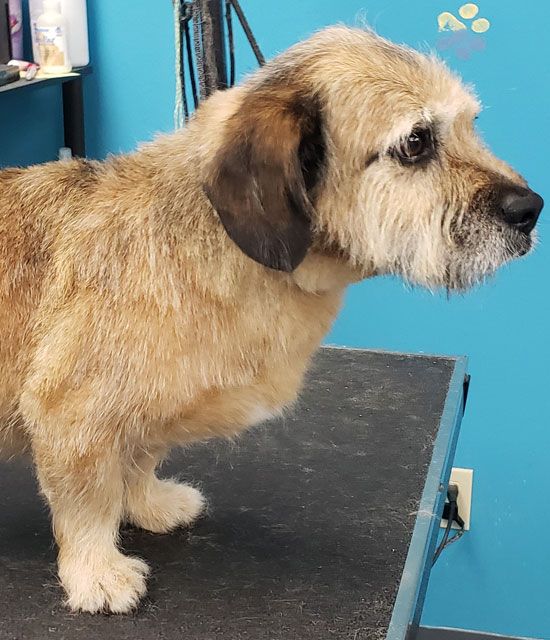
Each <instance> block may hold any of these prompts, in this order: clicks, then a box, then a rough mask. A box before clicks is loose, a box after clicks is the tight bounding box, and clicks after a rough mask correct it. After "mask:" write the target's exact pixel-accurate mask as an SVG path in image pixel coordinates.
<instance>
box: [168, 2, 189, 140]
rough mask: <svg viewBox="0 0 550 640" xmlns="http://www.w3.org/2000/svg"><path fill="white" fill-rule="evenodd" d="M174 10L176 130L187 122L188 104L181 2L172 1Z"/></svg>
mask: <svg viewBox="0 0 550 640" xmlns="http://www.w3.org/2000/svg"><path fill="white" fill-rule="evenodd" d="M172 5H173V8H174V43H175V50H176V62H175V67H176V99H175V104H174V129H176V130H177V129H181V128H182V127H183V125H184V124H185V121H186V120H187V115H188V113H187V105H186V104H185V103H186V102H187V99H186V96H185V90H184V86H183V84H184V78H183V65H182V59H181V29H180V22H181V2H180V0H172Z"/></svg>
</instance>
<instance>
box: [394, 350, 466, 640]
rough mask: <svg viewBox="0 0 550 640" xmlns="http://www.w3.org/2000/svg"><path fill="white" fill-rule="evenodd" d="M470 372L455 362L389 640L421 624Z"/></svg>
mask: <svg viewBox="0 0 550 640" xmlns="http://www.w3.org/2000/svg"><path fill="white" fill-rule="evenodd" d="M467 368H468V359H467V358H466V357H457V358H456V359H455V365H454V369H453V373H452V376H451V379H450V382H449V389H448V392H447V397H446V399H445V404H444V407H443V411H442V414H441V418H440V421H439V429H438V432H437V436H436V440H435V443H434V448H433V453H432V459H431V462H430V466H429V468H428V473H427V476H426V482H425V484H424V490H423V492H422V498H421V500H420V505H419V508H418V514H417V518H416V522H415V525H414V529H413V534H412V537H411V542H410V545H409V550H408V553H407V558H406V560H405V566H404V568H403V573H402V576H401V581H400V584H399V590H398V592H397V597H396V599H395V604H394V608H393V613H392V617H391V620H390V624H389V627H388V631H387V634H386V640H405V638H407V637H410V636H409V634H410V633H411V631H412V632H414V629H416V628H417V627H418V625H419V623H420V615H421V612H422V606H423V604H424V598H425V596H426V590H427V587H428V579H429V576H430V570H431V558H432V556H433V553H434V551H435V545H436V542H437V534H438V531H439V523H440V521H441V516H442V514H443V505H444V504H445V498H446V490H447V486H448V483H449V478H450V474H451V467H452V461H453V459H454V454H455V451H456V445H457V442H458V435H459V432H460V423H461V421H462V414H463V409H464V405H463V403H464V378H465V376H466V374H467Z"/></svg>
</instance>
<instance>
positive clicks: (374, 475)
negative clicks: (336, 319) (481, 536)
mask: <svg viewBox="0 0 550 640" xmlns="http://www.w3.org/2000/svg"><path fill="white" fill-rule="evenodd" d="M465 376H466V361H465V359H464V358H440V357H431V356H411V355H403V354H391V353H382V352H374V351H360V350H347V349H332V348H326V349H322V350H321V351H320V353H319V354H318V355H317V357H316V359H315V363H314V366H313V369H312V371H311V372H310V374H309V376H308V381H307V384H306V388H305V390H304V392H303V394H302V396H301V399H300V401H299V403H298V406H297V407H296V409H295V410H294V411H293V412H291V413H289V414H288V415H287V416H286V417H285V418H284V419H281V420H278V421H275V422H272V423H269V424H267V425H262V426H261V427H258V428H256V429H254V430H252V431H250V432H248V433H247V434H245V435H244V436H242V437H241V438H239V439H238V440H237V441H235V442H225V441H212V442H209V443H204V444H200V445H196V446H194V447H191V448H189V449H188V450H186V451H183V452H181V453H178V454H177V455H175V456H174V457H173V459H172V461H171V462H170V463H169V464H167V465H166V466H165V467H164V468H163V474H166V475H173V474H177V475H178V476H181V478H183V479H185V480H188V481H190V482H193V483H197V484H198V485H200V486H201V487H202V488H203V490H204V492H205V494H206V495H207V497H208V498H209V502H210V507H209V511H208V513H207V514H206V516H205V517H203V518H202V519H201V520H199V521H198V522H197V523H196V524H195V525H194V526H193V527H192V528H191V529H190V530H185V529H182V530H179V531H177V532H175V533H173V534H171V535H152V534H148V533H146V532H143V531H139V530H136V529H131V528H126V529H124V531H123V535H122V546H123V548H124V549H125V550H126V551H128V552H130V553H134V554H137V555H140V556H142V557H143V558H145V560H147V562H148V563H149V564H150V565H151V566H152V569H153V571H152V576H151V578H150V580H149V593H148V596H147V597H146V599H145V600H144V602H143V603H142V605H141V606H140V608H139V610H138V611H137V612H136V613H134V614H132V615H126V616H105V615H98V616H91V615H74V614H72V613H70V612H68V611H67V610H66V609H65V608H64V607H63V605H62V604H61V600H62V598H63V594H62V591H61V589H60V588H59V586H58V585H57V581H56V577H55V549H54V544H53V539H52V535H51V533H50V526H49V521H48V514H47V510H46V508H45V507H44V505H43V503H42V502H41V500H40V498H39V497H38V496H37V493H36V488H35V482H34V479H33V476H32V472H31V470H30V469H29V467H27V466H24V465H23V463H20V462H17V463H15V462H11V463H0V487H1V491H0V514H1V515H0V639H1V640H46V639H50V638H52V639H55V640H84V639H85V640H96V639H105V640H107V639H111V638H113V639H116V640H126V639H127V640H150V639H151V640H153V639H154V640H172V639H174V640H176V639H177V640H218V639H220V640H221V639H223V640H268V639H269V640H302V639H303V640H327V639H332V638H335V639H346V640H371V639H372V640H380V639H382V638H384V637H386V638H388V639H390V640H404V639H405V638H408V639H410V638H413V637H414V635H415V633H416V628H417V626H418V623H419V619H420V614H421V610H422V605H423V599H424V594H425V590H426V586H427V582H428V577H429V573H430V568H431V558H432V556H433V552H434V547H435V545H436V537H437V531H438V528H439V521H440V518H441V513H442V509H443V504H444V501H445V495H446V486H447V482H448V478H449V473H450V469H451V466H452V460H453V455H454V450H455V445H456V440H457V437H458V430H459V426H460V421H461V418H462V413H463V408H464V402H465V389H466V387H465Z"/></svg>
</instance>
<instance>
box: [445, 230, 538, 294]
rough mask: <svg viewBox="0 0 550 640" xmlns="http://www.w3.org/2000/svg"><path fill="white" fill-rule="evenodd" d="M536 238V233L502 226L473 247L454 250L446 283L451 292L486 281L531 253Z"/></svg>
mask: <svg viewBox="0 0 550 640" xmlns="http://www.w3.org/2000/svg"><path fill="white" fill-rule="evenodd" d="M536 241H537V238H536V233H535V232H533V233H532V234H531V236H527V235H525V234H522V233H519V232H517V231H514V230H513V229H510V230H509V229H499V230H495V231H494V232H493V233H491V234H488V235H487V236H486V237H485V238H484V239H483V240H482V241H481V242H479V241H478V243H477V244H476V245H475V246H472V247H471V248H468V247H464V246H463V247H455V248H454V249H450V250H449V255H448V262H447V266H446V269H445V282H444V286H445V288H446V289H447V292H448V293H450V292H453V291H457V292H460V291H466V290H468V289H471V288H472V287H475V286H477V285H479V284H482V283H483V282H485V281H486V280H487V279H489V278H491V277H492V276H494V275H495V273H496V272H497V271H498V270H499V269H500V268H501V267H502V266H504V265H505V264H507V263H509V262H511V261H512V260H515V259H517V258H520V257H522V256H525V255H527V254H528V253H530V252H531V251H532V250H533V248H534V246H535V245H536Z"/></svg>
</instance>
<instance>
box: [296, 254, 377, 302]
mask: <svg viewBox="0 0 550 640" xmlns="http://www.w3.org/2000/svg"><path fill="white" fill-rule="evenodd" d="M370 275H373V274H370ZM366 277H369V274H367V273H365V272H364V271H363V270H362V269H359V268H356V267H352V266H351V265H350V263H349V262H347V261H346V260H343V259H342V258H340V257H337V256H334V255H329V254H327V253H322V252H318V251H310V253H308V255H307V256H306V258H305V260H304V261H303V262H302V263H301V264H300V265H299V266H298V268H297V269H296V270H295V271H293V273H292V274H291V278H292V280H293V281H294V283H295V284H296V285H297V286H298V287H300V289H302V290H303V291H306V292H307V293H316V294H323V293H328V292H330V291H337V290H341V289H344V288H345V287H347V286H348V285H350V284H352V283H354V282H359V280H363V279H364V278H366Z"/></svg>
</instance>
